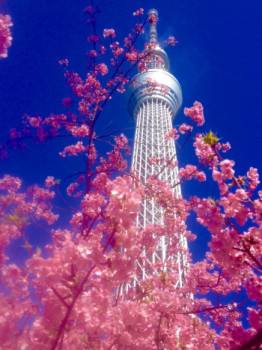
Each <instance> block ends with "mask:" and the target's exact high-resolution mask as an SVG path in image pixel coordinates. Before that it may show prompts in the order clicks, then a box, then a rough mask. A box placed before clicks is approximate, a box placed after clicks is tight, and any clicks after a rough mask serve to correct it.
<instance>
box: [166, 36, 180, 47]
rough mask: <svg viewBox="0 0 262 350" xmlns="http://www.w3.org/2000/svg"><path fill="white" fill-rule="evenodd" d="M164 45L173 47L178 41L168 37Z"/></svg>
mask: <svg viewBox="0 0 262 350" xmlns="http://www.w3.org/2000/svg"><path fill="white" fill-rule="evenodd" d="M166 44H167V45H168V46H175V45H176V44H178V41H177V40H176V39H175V37H174V36H170V37H169V38H168V41H166Z"/></svg>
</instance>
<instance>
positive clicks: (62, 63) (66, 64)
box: [58, 59, 68, 67]
mask: <svg viewBox="0 0 262 350" xmlns="http://www.w3.org/2000/svg"><path fill="white" fill-rule="evenodd" d="M58 63H59V64H60V65H61V66H65V67H67V66H68V59H64V60H60V61H58Z"/></svg>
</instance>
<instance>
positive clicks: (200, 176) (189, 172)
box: [178, 164, 206, 182]
mask: <svg viewBox="0 0 262 350" xmlns="http://www.w3.org/2000/svg"><path fill="white" fill-rule="evenodd" d="M178 176H179V178H185V179H186V180H191V179H192V178H193V177H194V178H195V179H196V180H198V181H200V182H201V181H205V180H206V175H205V173H204V172H203V171H199V170H198V168H197V167H196V166H195V165H191V164H188V165H187V166H186V167H185V168H180V169H179V172H178Z"/></svg>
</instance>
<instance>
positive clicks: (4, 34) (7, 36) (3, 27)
mask: <svg viewBox="0 0 262 350" xmlns="http://www.w3.org/2000/svg"><path fill="white" fill-rule="evenodd" d="M12 25H13V23H12V22H11V17H10V16H8V15H2V14H0V59H1V58H5V57H7V49H8V48H9V47H10V46H11V43H12V36H11V32H10V29H9V27H11V26H12Z"/></svg>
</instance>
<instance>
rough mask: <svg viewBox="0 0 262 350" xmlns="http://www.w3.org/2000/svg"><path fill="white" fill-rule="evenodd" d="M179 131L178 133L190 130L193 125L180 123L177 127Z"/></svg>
mask: <svg viewBox="0 0 262 350" xmlns="http://www.w3.org/2000/svg"><path fill="white" fill-rule="evenodd" d="M178 130H179V132H180V134H185V133H186V132H187V131H189V132H190V131H192V130H193V127H192V126H191V125H187V124H185V123H183V124H182V125H180V127H179V129H178Z"/></svg>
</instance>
